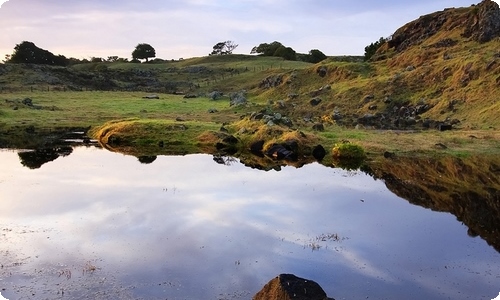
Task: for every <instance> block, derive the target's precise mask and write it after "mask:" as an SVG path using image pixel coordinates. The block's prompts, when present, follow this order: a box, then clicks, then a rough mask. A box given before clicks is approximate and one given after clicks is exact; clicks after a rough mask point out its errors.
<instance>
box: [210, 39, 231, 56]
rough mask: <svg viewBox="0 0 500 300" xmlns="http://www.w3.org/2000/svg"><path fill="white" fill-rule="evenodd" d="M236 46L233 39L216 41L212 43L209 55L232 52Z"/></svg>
mask: <svg viewBox="0 0 500 300" xmlns="http://www.w3.org/2000/svg"><path fill="white" fill-rule="evenodd" d="M236 47H238V44H235V43H234V42H233V41H225V42H218V43H217V44H215V45H214V47H213V51H212V53H210V54H209V55H226V54H233V50H234V49H236Z"/></svg>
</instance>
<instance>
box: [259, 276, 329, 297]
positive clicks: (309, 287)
mask: <svg viewBox="0 0 500 300" xmlns="http://www.w3.org/2000/svg"><path fill="white" fill-rule="evenodd" d="M252 299H253V300H334V299H333V298H328V297H327V296H326V293H325V291H324V290H323V289H322V288H321V286H320V285H319V284H317V283H316V282H314V281H312V280H308V279H304V278H299V277H297V276H295V275H293V274H281V275H279V276H278V277H276V278H274V279H272V280H271V281H269V282H268V283H267V284H266V285H265V286H264V287H263V288H262V290H260V291H259V292H258V293H257V294H255V296H254V297H253V298H252Z"/></svg>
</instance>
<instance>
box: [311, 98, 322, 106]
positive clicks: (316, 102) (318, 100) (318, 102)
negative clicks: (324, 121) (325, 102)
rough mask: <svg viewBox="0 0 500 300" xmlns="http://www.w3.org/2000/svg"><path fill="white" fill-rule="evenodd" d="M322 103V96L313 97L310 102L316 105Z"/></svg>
mask: <svg viewBox="0 0 500 300" xmlns="http://www.w3.org/2000/svg"><path fill="white" fill-rule="evenodd" d="M320 103H321V98H318V97H316V98H312V99H311V100H310V101H309V104H311V106H316V105H318V104H320Z"/></svg>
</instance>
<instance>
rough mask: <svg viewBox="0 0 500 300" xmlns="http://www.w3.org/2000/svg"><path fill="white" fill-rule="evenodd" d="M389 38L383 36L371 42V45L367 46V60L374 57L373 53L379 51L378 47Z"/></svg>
mask: <svg viewBox="0 0 500 300" xmlns="http://www.w3.org/2000/svg"><path fill="white" fill-rule="evenodd" d="M387 40H388V39H384V38H383V37H381V38H380V39H379V40H378V41H376V42H375V43H371V44H370V45H368V46H366V47H365V61H368V60H370V59H371V58H372V56H373V55H375V53H376V52H377V50H378V48H380V46H382V45H383V44H385V43H386V42H387Z"/></svg>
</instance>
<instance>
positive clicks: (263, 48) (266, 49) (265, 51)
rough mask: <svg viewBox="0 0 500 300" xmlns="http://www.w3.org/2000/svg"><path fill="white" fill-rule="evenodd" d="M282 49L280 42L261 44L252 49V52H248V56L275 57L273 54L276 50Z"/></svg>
mask: <svg viewBox="0 0 500 300" xmlns="http://www.w3.org/2000/svg"><path fill="white" fill-rule="evenodd" d="M280 47H284V46H283V44H281V43H280V42H276V41H274V42H272V43H271V44H268V43H262V44H260V45H258V46H256V47H253V48H252V51H250V54H260V55H262V56H275V55H274V54H275V53H276V50H278V48H280Z"/></svg>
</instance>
